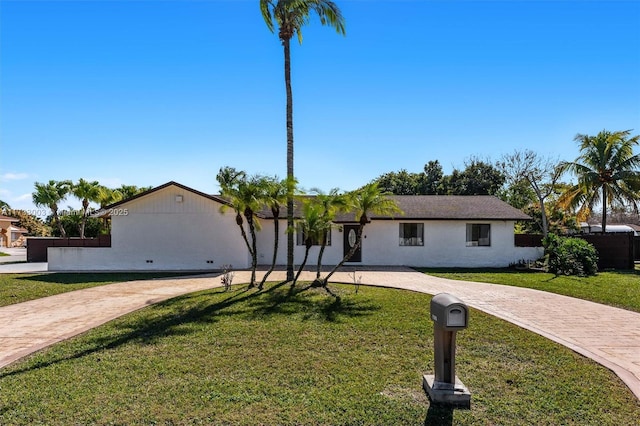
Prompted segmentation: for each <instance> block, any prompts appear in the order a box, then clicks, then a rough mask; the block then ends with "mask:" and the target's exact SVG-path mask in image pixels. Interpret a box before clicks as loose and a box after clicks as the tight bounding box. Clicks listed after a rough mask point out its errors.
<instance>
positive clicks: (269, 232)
mask: <svg viewBox="0 0 640 426" xmlns="http://www.w3.org/2000/svg"><path fill="white" fill-rule="evenodd" d="M260 223H261V224H262V230H261V231H260V232H259V233H258V264H259V265H271V260H272V258H273V238H274V233H273V220H261V222H260ZM286 229H287V221H286V220H281V221H280V229H279V231H280V232H279V234H280V240H279V242H278V260H277V262H276V264H277V265H279V266H283V265H286V264H287V233H286ZM293 242H294V244H295V242H296V235H295V233H294V234H293ZM319 251H320V246H314V247H311V250H309V259H308V260H307V265H308V266H309V265H311V266H313V265H316V264H317V262H318V253H319ZM304 252H305V246H303V245H302V246H298V245H296V246H294V259H295V266H296V267H298V266H299V265H300V263H302V260H303V259H304ZM342 256H343V253H342V233H340V232H339V231H338V229H337V228H335V229H332V230H331V245H330V246H327V247H326V248H325V250H324V254H323V255H322V264H323V265H327V266H331V265H336V264H337V263H338V262H340V261H341V260H342Z"/></svg>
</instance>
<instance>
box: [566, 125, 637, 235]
mask: <svg viewBox="0 0 640 426" xmlns="http://www.w3.org/2000/svg"><path fill="white" fill-rule="evenodd" d="M630 134H631V130H624V131H618V132H610V131H607V130H603V131H601V132H600V133H598V134H597V135H596V136H589V135H583V134H578V135H576V137H575V138H574V140H575V141H576V142H578V143H579V144H580V156H579V157H578V158H577V159H576V160H575V161H573V162H565V163H562V168H563V170H566V171H569V172H571V173H573V174H574V175H575V176H577V178H578V183H577V184H575V185H573V186H571V187H570V188H569V189H568V190H567V191H566V192H565V193H563V194H562V196H561V197H560V200H559V201H560V204H561V205H562V206H563V207H566V208H570V209H575V208H578V219H579V220H585V219H587V218H588V217H589V215H590V214H591V212H592V210H593V207H594V206H595V205H597V204H601V205H602V232H606V229H607V209H608V208H609V207H610V206H611V205H612V204H618V205H628V206H630V207H631V208H632V209H633V211H634V212H637V211H638V200H640V172H639V171H638V167H639V166H640V155H638V154H636V155H634V154H633V148H634V146H636V145H638V142H639V138H640V136H634V137H630Z"/></svg>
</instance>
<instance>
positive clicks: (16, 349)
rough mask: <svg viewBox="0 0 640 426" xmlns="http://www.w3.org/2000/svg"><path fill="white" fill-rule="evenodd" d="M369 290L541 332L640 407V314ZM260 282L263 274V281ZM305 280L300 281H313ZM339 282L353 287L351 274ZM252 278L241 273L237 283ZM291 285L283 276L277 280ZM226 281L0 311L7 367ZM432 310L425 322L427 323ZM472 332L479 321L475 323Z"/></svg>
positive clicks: (394, 278) (483, 291) (422, 279)
mask: <svg viewBox="0 0 640 426" xmlns="http://www.w3.org/2000/svg"><path fill="white" fill-rule="evenodd" d="M356 275H357V276H359V277H361V282H362V284H371V285H377V286H383V287H395V288H401V289H407V290H413V291H418V292H422V293H428V294H437V293H441V292H448V293H451V294H454V295H456V296H458V297H459V298H460V299H462V300H463V301H464V302H465V303H466V304H467V305H469V306H471V307H474V308H476V309H479V310H482V311H484V312H487V313H489V314H491V315H494V316H496V317H499V318H502V319H505V320H507V321H509V322H512V323H514V324H517V325H519V326H521V327H523V328H526V329H528V330H531V331H533V332H536V333H538V334H540V335H542V336H545V337H547V338H549V339H551V340H553V341H555V342H558V343H560V344H562V345H564V346H567V347H569V348H571V349H573V350H574V351H576V352H578V353H580V354H582V355H584V356H587V357H589V358H592V359H593V360H595V361H597V362H599V363H600V364H602V365H604V366H605V367H608V368H609V369H611V370H613V371H614V372H615V373H616V374H617V375H618V376H619V377H620V378H621V379H622V380H623V381H624V382H625V383H626V384H627V386H629V388H630V389H631V391H632V392H633V393H634V394H635V395H636V397H638V398H639V399H640V313H635V312H630V311H626V310H623V309H618V308H612V307H609V306H605V305H600V304H597V303H592V302H587V301H584V300H580V299H574V298H571V297H566V296H560V295H556V294H552V293H546V292H542V291H538V290H530V289H526V288H519V287H509V286H503V285H497V284H484V283H474V282H468V281H454V280H448V279H443V278H437V277H432V276H429V275H425V274H422V273H419V272H415V271H413V270H412V269H408V268H378V269H376V270H373V269H371V270H369V269H358V270H357V272H356ZM259 276H260V274H259ZM312 277H313V274H312V273H306V272H305V273H303V275H302V276H301V280H310V279H312ZM332 278H333V280H332V281H336V282H353V278H352V275H350V274H349V273H348V272H346V271H345V272H338V273H336V274H335V275H334V276H333V277H332ZM248 279H249V273H248V272H246V271H236V275H235V278H234V283H236V284H237V283H242V282H247V281H248ZM283 279H284V272H283V271H276V272H274V273H273V274H272V276H271V277H270V280H274V281H281V280H283ZM219 286H220V277H219V275H216V274H212V275H201V276H195V277H186V278H167V279H155V280H149V281H131V282H126V283H117V284H110V285H105V286H101V287H94V288H90V289H85V290H78V291H74V292H69V293H63V294H59V295H56V296H51V297H47V298H42V299H37V300H33V301H29V302H24V303H19V304H16V305H10V306H6V307H2V308H0V367H3V366H5V365H7V364H9V363H11V362H13V361H16V360H17V359H19V358H21V357H24V356H25V355H28V354H30V353H32V352H35V351H37V350H39V349H41V348H44V347H46V346H49V345H51V344H53V343H56V342H59V341H61V340H64V339H67V338H69V337H71V336H74V335H77V334H79V333H82V332H84V331H86V330H88V329H90V328H93V327H96V326H98V325H100V324H103V323H105V322H107V321H110V320H112V319H114V318H117V317H119V316H121V315H123V314H126V313H128V312H132V311H134V310H136V309H139V308H142V307H144V306H148V305H150V304H153V303H157V302H160V301H162V300H166V299H169V298H172V297H176V296H179V295H181V294H185V293H189V292H193V291H199V290H205V289H209V288H214V287H219ZM428 309H429V307H428V306H425V321H427V320H428ZM470 326H471V327H473V317H471V319H470Z"/></svg>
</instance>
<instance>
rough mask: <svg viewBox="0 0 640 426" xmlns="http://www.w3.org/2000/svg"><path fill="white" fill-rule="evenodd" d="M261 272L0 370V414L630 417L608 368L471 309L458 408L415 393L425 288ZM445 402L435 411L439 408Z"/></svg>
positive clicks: (471, 419) (358, 419)
mask: <svg viewBox="0 0 640 426" xmlns="http://www.w3.org/2000/svg"><path fill="white" fill-rule="evenodd" d="M332 289H333V290H334V291H335V292H336V293H338V294H340V295H341V299H340V300H339V301H337V300H336V299H334V298H333V297H331V296H328V295H327V294H326V293H325V292H324V291H322V290H318V289H308V290H306V291H302V292H290V291H289V287H288V286H279V285H274V284H270V285H269V286H268V287H267V289H266V291H265V292H263V293H257V292H255V291H254V290H245V289H244V287H242V288H239V287H235V288H234V291H233V292H229V293H225V292H223V291H222V290H221V289H216V290H210V291H206V292H200V293H194V294H189V295H185V296H182V297H179V298H176V299H173V300H170V301H167V302H164V303H161V304H158V305H154V306H152V307H149V308H146V309H143V310H140V311H137V312H135V313H132V314H129V315H127V316H125V317H122V318H120V319H117V320H114V321H112V322H110V323H108V324H106V325H104V326H102V327H99V328H97V329H94V330H92V331H89V332H88V333H86V334H84V335H82V336H79V337H77V338H74V339H72V340H70V341H67V342H63V343H61V344H58V345H56V346H53V347H52V348H49V349H47V350H44V351H42V352H39V353H37V354H34V355H33V356H31V357H29V358H27V359H26V360H24V361H22V362H19V363H16V364H14V365H11V366H9V367H6V368H4V369H2V370H0V424H3V425H14V424H17V425H21V424H24V425H27V424H29V425H30V424H63V425H64V424H74V425H75V424H98V425H106V424H127V425H137V424H138V425H140V424H145V425H151V424H163V425H191V424H206V425H216V424H220V425H221V424H225V425H228V424H233V425H256V424H267V425H272V424H281V425H286V424H305V425H320V424H322V425H416V424H430V425H446V424H455V425H494V424H495V425H530V424H536V425H559V424H562V425H585V424H589V425H632V424H637V421H638V419H640V403H639V402H638V400H637V399H636V398H635V397H634V396H633V395H632V394H631V392H630V391H629V390H628V389H627V388H626V387H625V385H624V384H623V383H622V382H621V381H620V380H619V379H618V378H617V377H616V376H615V375H614V374H613V373H611V372H610V371H608V370H606V369H605V368H603V367H601V366H599V365H598V364H596V363H594V362H592V361H590V360H588V359H586V358H584V357H581V356H579V355H577V354H575V353H573V352H572V351H570V350H568V349H566V348H564V347H562V346H560V345H557V344H555V343H553V342H551V341H549V340H546V339H544V338H542V337H540V336H537V335H535V334H533V333H530V332H527V331H524V330H522V329H520V328H518V327H516V326H513V325H511V324H509V323H507V322H504V321H501V320H498V319H495V318H492V317H490V316H488V315H485V314H483V313H481V312H479V311H476V310H471V317H470V318H471V321H470V328H469V329H467V330H464V331H462V332H460V333H458V368H457V373H458V376H459V377H460V378H461V379H462V380H463V381H464V382H465V384H466V385H467V386H468V387H469V388H470V389H471V392H472V408H471V410H468V411H464V410H456V411H454V412H453V413H452V414H451V413H449V412H448V411H446V410H441V409H436V408H433V407H429V403H428V400H427V398H426V397H425V395H424V392H423V391H422V388H421V380H422V375H423V374H427V373H428V374H431V373H432V372H433V349H432V347H433V346H432V345H433V342H432V336H433V330H432V323H431V321H430V320H429V317H428V309H429V301H430V296H428V295H425V294H420V293H413V292H408V291H401V290H393V289H384V288H375V287H360V291H359V293H358V294H355V293H354V291H353V287H352V286H348V285H335V286H332ZM449 416H451V417H449Z"/></svg>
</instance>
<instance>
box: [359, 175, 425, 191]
mask: <svg viewBox="0 0 640 426" xmlns="http://www.w3.org/2000/svg"><path fill="white" fill-rule="evenodd" d="M373 182H375V183H376V184H377V185H378V187H379V188H380V190H381V191H383V192H388V193H390V194H394V195H417V194H420V193H422V186H423V185H424V184H425V183H424V177H423V176H422V174H421V173H410V172H408V171H406V170H405V169H401V170H400V171H399V172H389V173H385V174H383V175H381V176H378V177H377V178H375V179H374V180H373V181H372V183H373Z"/></svg>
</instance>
